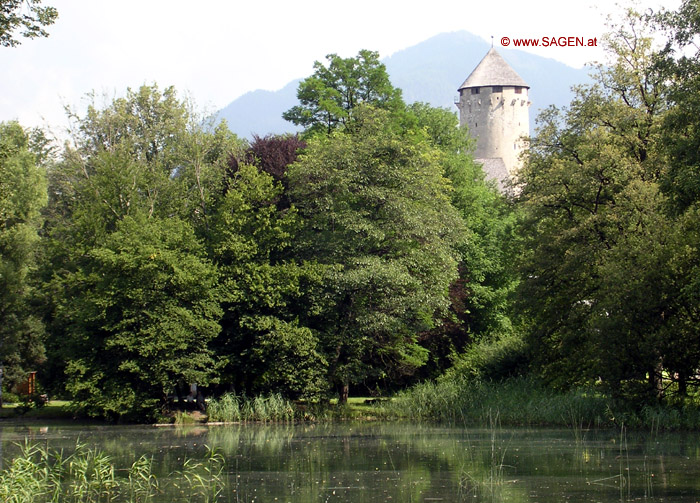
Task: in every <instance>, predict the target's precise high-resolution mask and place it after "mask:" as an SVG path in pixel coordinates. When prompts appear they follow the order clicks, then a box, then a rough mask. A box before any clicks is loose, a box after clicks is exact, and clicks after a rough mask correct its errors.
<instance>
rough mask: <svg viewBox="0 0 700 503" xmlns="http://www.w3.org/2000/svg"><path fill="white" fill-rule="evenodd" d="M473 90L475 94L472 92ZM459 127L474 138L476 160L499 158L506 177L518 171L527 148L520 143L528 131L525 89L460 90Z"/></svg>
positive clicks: (527, 105)
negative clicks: (466, 129) (506, 171)
mask: <svg viewBox="0 0 700 503" xmlns="http://www.w3.org/2000/svg"><path fill="white" fill-rule="evenodd" d="M475 90H476V92H475ZM457 106H458V108H459V123H460V125H464V124H466V125H467V126H468V127H469V132H470V134H471V135H472V136H473V137H475V138H476V152H475V153H474V157H475V158H477V159H488V158H501V159H503V162H504V164H505V166H506V169H507V170H508V174H509V175H511V176H512V175H514V174H515V172H516V171H517V170H518V169H519V167H520V161H519V159H518V157H519V156H520V153H521V152H522V151H523V149H524V148H525V147H526V145H525V144H524V142H523V141H522V140H521V138H522V137H523V136H528V134H529V131H530V115H529V106H530V101H529V99H528V88H527V87H522V86H482V87H472V88H462V89H460V96H459V103H458V104H457Z"/></svg>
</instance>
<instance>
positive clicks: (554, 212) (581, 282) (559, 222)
mask: <svg viewBox="0 0 700 503" xmlns="http://www.w3.org/2000/svg"><path fill="white" fill-rule="evenodd" d="M649 29H650V25H649V24H648V19H647V18H646V17H645V16H641V15H639V14H637V13H635V12H634V11H632V10H630V11H629V12H628V15H627V17H626V18H625V20H624V22H623V23H622V24H620V25H619V26H616V27H614V29H613V31H612V33H611V34H610V36H609V38H608V41H607V44H608V47H609V49H610V51H611V53H612V56H613V61H612V63H611V64H610V65H609V66H608V67H607V68H603V67H600V68H599V76H598V79H597V80H598V82H597V84H595V85H593V86H590V87H584V88H579V89H578V90H577V96H576V98H575V99H574V101H573V102H572V104H571V107H570V109H569V110H568V111H567V112H566V113H565V114H564V115H561V114H560V113H559V112H558V111H556V110H549V111H547V112H546V113H545V114H543V115H542V116H541V118H540V126H539V128H538V134H537V135H536V137H535V138H534V139H533V141H532V142H531V146H530V154H529V159H528V162H527V163H526V166H525V168H524V170H523V172H522V177H521V180H520V181H521V186H520V187H521V193H520V195H519V197H518V202H519V205H520V206H521V208H522V209H523V220H522V226H521V231H522V232H523V234H524V237H525V243H524V247H523V250H524V256H523V260H522V266H523V267H522V280H521V283H520V287H519V298H520V307H521V313H523V314H525V322H526V323H527V324H528V329H529V342H530V343H531V345H532V349H533V351H532V352H533V354H534V355H536V364H537V365H538V368H539V370H540V371H541V372H542V373H543V374H544V375H545V376H546V377H547V378H548V379H550V380H551V381H553V382H556V383H558V384H560V385H571V384H575V383H578V382H582V381H588V382H592V381H594V380H596V379H599V378H602V379H603V381H604V383H606V384H607V385H608V386H609V389H610V390H611V391H613V392H614V393H621V394H627V395H628V396H633V397H635V398H638V397H640V396H644V395H648V394H651V393H654V392H656V391H657V388H658V384H659V378H660V377H661V372H660V371H661V368H662V366H663V365H666V364H667V363H668V362H669V361H670V359H671V355H672V354H673V353H674V352H677V351H678V349H677V347H675V345H674V344H672V343H670V344H669V342H670V341H668V340H666V343H664V340H663V337H662V333H663V332H664V330H665V328H664V327H666V326H667V325H668V318H669V315H670V314H671V313H670V312H669V307H670V306H671V304H672V303H673V302H672V300H670V298H669V297H673V296H674V295H675V294H676V292H674V291H673V288H672V287H670V286H669V285H670V283H669V281H668V278H669V267H668V263H669V260H670V257H669V253H668V247H667V244H668V243H669V241H670V239H671V236H672V235H673V233H674V230H673V227H674V223H673V221H672V219H670V218H668V217H667V216H666V215H665V212H664V208H665V206H666V199H665V197H664V196H663V194H661V192H660V190H659V180H660V177H661V173H662V172H663V169H664V166H665V158H664V155H663V151H662V148H661V144H660V142H659V138H660V129H661V127H662V120H663V115H664V113H665V111H666V108H667V104H666V99H665V96H666V89H665V85H666V78H665V75H664V73H663V72H662V71H660V70H659V66H658V65H657V59H656V56H655V54H656V53H655V51H654V50H653V49H652V46H651V44H652V38H651V37H650V36H649Z"/></svg>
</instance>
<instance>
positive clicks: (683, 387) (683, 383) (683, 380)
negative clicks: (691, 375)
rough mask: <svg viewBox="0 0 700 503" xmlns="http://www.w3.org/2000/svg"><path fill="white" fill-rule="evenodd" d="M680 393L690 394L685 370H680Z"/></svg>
mask: <svg viewBox="0 0 700 503" xmlns="http://www.w3.org/2000/svg"><path fill="white" fill-rule="evenodd" d="M678 394H679V395H680V396H683V397H685V396H688V379H687V377H686V373H685V372H678Z"/></svg>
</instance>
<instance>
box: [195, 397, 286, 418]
mask: <svg viewBox="0 0 700 503" xmlns="http://www.w3.org/2000/svg"><path fill="white" fill-rule="evenodd" d="M207 415H208V417H209V421H223V422H248V421H251V422H252V421H258V422H268V421H274V422H285V421H286V422H289V421H294V419H295V418H296V417H297V416H298V411H297V409H296V407H295V406H294V403H293V402H291V401H290V400H287V399H286V398H284V397H282V395H280V394H279V393H273V394H271V395H267V396H265V395H260V396H256V397H254V398H248V397H245V396H238V395H236V394H235V393H226V394H224V395H222V396H221V397H220V398H215V399H212V400H211V401H210V402H209V404H208V405H207Z"/></svg>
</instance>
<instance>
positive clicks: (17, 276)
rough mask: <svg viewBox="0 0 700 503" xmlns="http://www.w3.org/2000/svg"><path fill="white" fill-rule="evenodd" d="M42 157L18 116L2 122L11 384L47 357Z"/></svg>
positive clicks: (5, 344) (1, 316) (5, 360)
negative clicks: (39, 282) (41, 287)
mask: <svg viewBox="0 0 700 503" xmlns="http://www.w3.org/2000/svg"><path fill="white" fill-rule="evenodd" d="M40 161H41V159H40V156H39V155H37V153H36V151H35V150H34V149H33V148H32V146H31V137H30V134H28V133H27V132H26V131H25V130H24V129H23V128H22V127H21V126H20V125H19V124H17V123H16V122H9V123H0V368H1V369H2V370H3V371H4V376H5V378H6V379H7V383H9V384H10V385H12V384H16V383H18V382H19V381H20V380H21V379H23V378H24V376H25V374H26V372H27V371H29V370H36V366H37V365H38V364H39V363H41V361H42V360H43V359H44V346H43V341H42V338H43V331H44V329H43V325H42V323H41V321H40V320H39V319H38V317H37V315H36V314H37V313H36V310H35V308H34V306H33V305H32V301H33V299H34V296H35V295H34V293H35V292H34V288H35V286H36V285H35V282H34V281H33V278H32V276H33V274H34V272H35V269H36V265H37V252H38V245H39V234H38V231H39V229H40V227H41V224H42V218H41V214H40V211H41V209H42V207H43V206H44V205H45V204H46V201H47V195H46V172H45V170H44V168H43V167H42V166H41V163H40ZM0 405H2V402H1V401H0Z"/></svg>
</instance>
